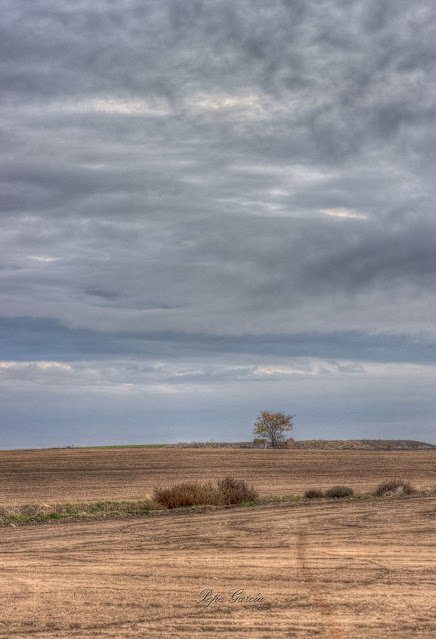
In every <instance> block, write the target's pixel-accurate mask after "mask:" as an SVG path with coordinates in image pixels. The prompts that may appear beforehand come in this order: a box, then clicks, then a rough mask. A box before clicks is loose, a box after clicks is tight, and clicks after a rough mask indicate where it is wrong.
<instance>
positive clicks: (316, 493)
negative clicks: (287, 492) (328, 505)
mask: <svg viewBox="0 0 436 639" xmlns="http://www.w3.org/2000/svg"><path fill="white" fill-rule="evenodd" d="M304 496H305V497H306V499H320V498H321V497H324V493H323V492H322V490H320V489H319V488H310V489H309V490H306V492H305V493H304Z"/></svg>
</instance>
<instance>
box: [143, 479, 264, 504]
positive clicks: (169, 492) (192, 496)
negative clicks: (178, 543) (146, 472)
mask: <svg viewBox="0 0 436 639" xmlns="http://www.w3.org/2000/svg"><path fill="white" fill-rule="evenodd" d="M258 497H259V495H258V493H257V491H256V490H255V489H254V488H253V486H251V487H248V486H247V484H246V483H245V481H243V480H238V479H233V477H226V478H225V479H222V480H220V481H218V482H217V487H215V486H213V484H212V482H206V483H204V484H201V483H198V482H183V483H180V484H176V485H175V486H172V487H171V488H156V489H155V491H154V499H155V501H156V502H158V503H159V504H161V505H162V506H164V507H165V508H178V507H180V506H193V505H194V504H207V505H209V504H210V505H215V506H219V505H224V504H240V503H242V502H246V501H251V502H253V501H256V499H258Z"/></svg>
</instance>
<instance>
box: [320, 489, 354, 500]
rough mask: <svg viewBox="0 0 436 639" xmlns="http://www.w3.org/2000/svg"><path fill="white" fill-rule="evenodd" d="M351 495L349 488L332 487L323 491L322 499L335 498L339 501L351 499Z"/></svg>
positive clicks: (351, 490) (351, 491)
mask: <svg viewBox="0 0 436 639" xmlns="http://www.w3.org/2000/svg"><path fill="white" fill-rule="evenodd" d="M353 493H354V491H353V489H352V488H350V487H349V486H332V487H331V488H329V489H328V490H326V491H325V493H324V497H337V498H338V499H339V498H341V497H351V495H352V494H353Z"/></svg>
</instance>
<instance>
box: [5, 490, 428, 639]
mask: <svg viewBox="0 0 436 639" xmlns="http://www.w3.org/2000/svg"><path fill="white" fill-rule="evenodd" d="M435 513H436V499H435V498H434V497H412V498H405V499H394V500H389V499H386V500H380V501H374V502H337V503H322V504H321V503H310V504H309V505H293V506H290V505H287V506H277V505H275V506H272V507H259V508H254V509H250V508H247V507H245V508H243V507H236V508H232V509H225V510H215V511H212V512H208V513H205V514H192V511H191V513H190V511H186V510H185V511H182V512H181V513H177V512H176V513H174V511H173V512H172V513H171V512H170V513H169V514H168V512H164V514H163V515H158V516H148V517H142V518H136V519H125V520H121V521H120V520H116V521H114V520H112V521H101V522H99V521H95V522H89V523H83V522H66V521H65V522H61V523H59V522H53V523H45V524H40V525H27V526H22V527H20V526H18V527H16V528H11V527H9V528H3V529H2V530H1V565H2V570H1V572H0V592H1V600H0V604H1V605H0V637H2V638H6V637H8V638H9V637H15V638H18V637H19V638H23V639H24V638H26V639H27V638H29V637H38V639H54V638H63V639H64V638H65V639H66V638H70V637H73V638H74V637H75V638H79V637H80V638H82V637H83V638H91V637H93V638H101V639H103V638H109V637H113V638H121V637H132V638H133V637H135V639H136V638H137V637H146V638H153V639H160V638H171V639H178V638H186V639H192V638H200V637H201V638H202V639H224V638H225V637H235V638H240V639H242V638H244V639H248V638H250V639H251V638H254V639H267V638H268V639H270V638H276V637H277V638H285V637H304V638H306V637H307V638H309V637H321V638H326V639H363V638H365V639H381V638H383V639H392V638H393V637H398V639H400V638H401V639H424V638H425V639H432V638H433V637H435V636H436V621H435V620H436V614H435V613H436V609H435V603H436V599H435V594H436V583H435V575H436V543H435V541H436V540H435V527H434V518H435ZM235 590H239V591H240V593H239V595H238V596H237V597H236V599H237V598H238V597H247V596H248V597H254V598H255V599H257V601H255V602H254V603H253V602H247V601H238V600H236V601H234V602H230V601H229V591H233V592H234V591H235ZM242 591H243V592H242ZM207 597H209V599H214V597H218V599H214V600H213V601H212V602H211V603H210V605H207V603H208V599H207ZM219 598H221V599H222V600H220V599H219ZM253 605H254V606H260V608H257V609H256V608H252V606H253Z"/></svg>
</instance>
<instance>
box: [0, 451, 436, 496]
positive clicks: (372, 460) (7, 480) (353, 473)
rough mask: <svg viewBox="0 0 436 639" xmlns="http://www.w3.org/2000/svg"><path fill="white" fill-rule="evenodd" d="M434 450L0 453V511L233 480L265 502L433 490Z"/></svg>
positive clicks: (435, 454) (435, 474)
mask: <svg viewBox="0 0 436 639" xmlns="http://www.w3.org/2000/svg"><path fill="white" fill-rule="evenodd" d="M435 462H436V451H350V450H273V449H269V450H250V449H177V448H169V449H167V448H155V449H149V448H119V449H92V448H88V449H86V448H83V449H80V448H78V449H49V450H29V451H0V506H1V505H10V504H14V503H16V504H28V503H41V500H42V501H44V502H48V503H53V502H65V501H98V500H104V499H113V500H121V499H143V498H144V496H145V495H146V494H147V493H151V492H152V491H153V488H154V486H156V485H168V484H173V483H175V482H178V481H185V480H186V481H196V480H198V481H206V480H208V479H211V480H215V479H222V478H224V477H226V476H227V475H234V476H235V477H237V478H240V479H244V480H245V481H247V482H248V483H253V484H255V486H256V488H257V489H258V490H259V492H260V494H261V495H262V496H267V495H290V494H293V495H302V494H303V493H304V491H305V490H306V489H307V488H311V487H319V488H328V487H329V486H331V485H332V484H345V485H347V486H351V487H352V488H353V489H354V490H355V491H359V492H367V491H368V490H370V489H372V488H374V487H375V486H376V485H377V484H378V483H379V482H381V481H383V480H384V479H386V478H387V477H388V478H389V477H400V478H402V479H405V480H408V481H411V482H412V483H414V484H415V485H416V487H418V488H430V487H432V486H434V485H436V463H435Z"/></svg>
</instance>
